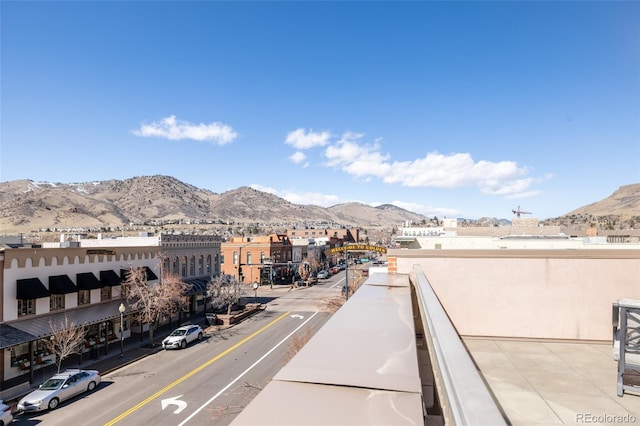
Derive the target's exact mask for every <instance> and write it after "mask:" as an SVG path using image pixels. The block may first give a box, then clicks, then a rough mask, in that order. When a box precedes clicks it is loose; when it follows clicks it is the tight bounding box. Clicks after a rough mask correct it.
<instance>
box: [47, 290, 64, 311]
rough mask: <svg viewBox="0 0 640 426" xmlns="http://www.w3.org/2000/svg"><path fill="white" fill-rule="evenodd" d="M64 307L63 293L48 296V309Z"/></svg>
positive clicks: (54, 309) (55, 309) (53, 309)
mask: <svg viewBox="0 0 640 426" xmlns="http://www.w3.org/2000/svg"><path fill="white" fill-rule="evenodd" d="M59 309H64V294H52V295H51V297H49V310H50V311H57V310H59Z"/></svg>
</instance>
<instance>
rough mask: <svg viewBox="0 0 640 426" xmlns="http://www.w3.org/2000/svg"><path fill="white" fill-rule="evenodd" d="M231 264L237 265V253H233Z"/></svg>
mask: <svg viewBox="0 0 640 426" xmlns="http://www.w3.org/2000/svg"><path fill="white" fill-rule="evenodd" d="M233 264H234V265H237V264H238V252H237V251H234V252H233Z"/></svg>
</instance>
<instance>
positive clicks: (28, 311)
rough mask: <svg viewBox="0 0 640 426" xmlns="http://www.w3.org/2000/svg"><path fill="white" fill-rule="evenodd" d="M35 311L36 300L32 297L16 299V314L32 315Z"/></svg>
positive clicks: (20, 315)
mask: <svg viewBox="0 0 640 426" xmlns="http://www.w3.org/2000/svg"><path fill="white" fill-rule="evenodd" d="M35 313H36V301H35V300H34V299H20V300H18V316H19V317H22V316H25V315H33V314H35Z"/></svg>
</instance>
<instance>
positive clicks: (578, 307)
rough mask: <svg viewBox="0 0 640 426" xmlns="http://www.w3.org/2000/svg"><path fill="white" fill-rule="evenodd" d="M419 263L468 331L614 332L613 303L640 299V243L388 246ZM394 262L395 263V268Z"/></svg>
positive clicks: (405, 261) (596, 336)
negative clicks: (620, 246) (625, 246)
mask: <svg viewBox="0 0 640 426" xmlns="http://www.w3.org/2000/svg"><path fill="white" fill-rule="evenodd" d="M388 257H389V258H390V265H391V260H392V259H391V258H393V257H397V272H398V273H402V274H408V273H410V272H411V270H412V269H413V266H414V265H420V266H421V267H422V269H423V271H424V273H425V275H426V276H427V279H428V280H429V281H430V283H431V285H432V286H433V288H434V290H435V292H436V294H437V295H438V298H439V299H440V302H441V303H442V305H443V306H444V308H445V310H446V311H447V314H448V315H449V317H450V318H451V320H452V322H453V324H454V325H455V327H456V329H457V330H458V333H460V334H461V335H465V336H497V337H518V338H549V339H580V340H611V335H612V331H611V330H612V327H611V304H612V303H613V302H615V301H616V300H618V299H621V298H630V299H639V300H640V250H582V251H580V250H389V252H388ZM390 270H391V268H390Z"/></svg>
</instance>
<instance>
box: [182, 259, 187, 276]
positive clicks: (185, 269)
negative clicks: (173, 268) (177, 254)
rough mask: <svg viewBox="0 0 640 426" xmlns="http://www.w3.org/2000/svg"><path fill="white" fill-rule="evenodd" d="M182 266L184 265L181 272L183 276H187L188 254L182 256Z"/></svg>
mask: <svg viewBox="0 0 640 426" xmlns="http://www.w3.org/2000/svg"><path fill="white" fill-rule="evenodd" d="M181 266H182V268H181V273H180V275H181V276H182V277H186V276H187V256H184V257H183V258H182V265H181Z"/></svg>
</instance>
